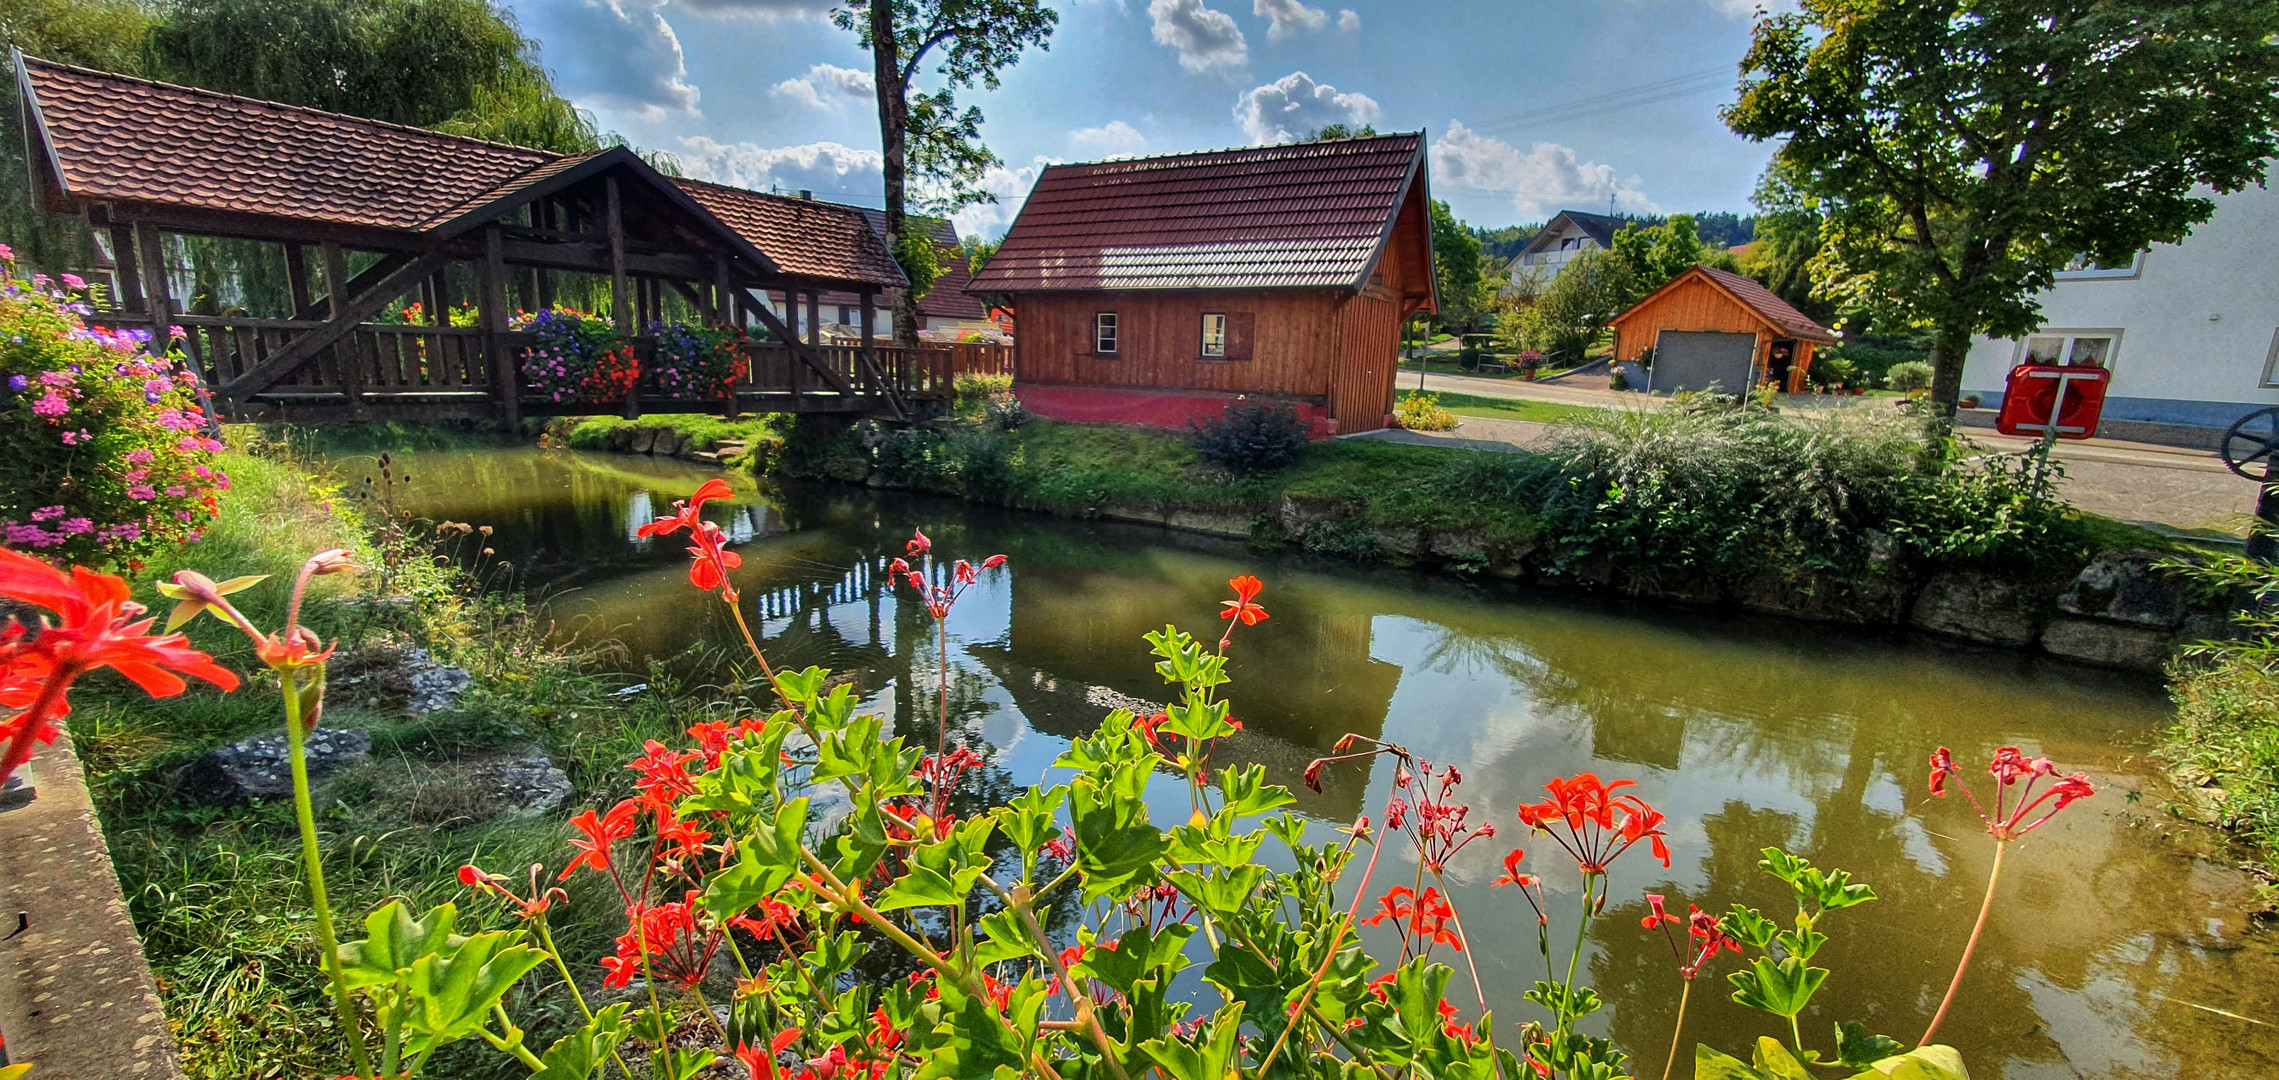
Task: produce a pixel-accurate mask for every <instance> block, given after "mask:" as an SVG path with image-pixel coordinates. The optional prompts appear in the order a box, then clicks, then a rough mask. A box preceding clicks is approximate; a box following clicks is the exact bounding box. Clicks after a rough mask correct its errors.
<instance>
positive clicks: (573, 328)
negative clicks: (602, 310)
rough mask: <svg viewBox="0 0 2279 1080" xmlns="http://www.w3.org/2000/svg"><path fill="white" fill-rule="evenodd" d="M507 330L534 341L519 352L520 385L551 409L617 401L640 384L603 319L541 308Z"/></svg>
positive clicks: (628, 352) (629, 352) (626, 349)
mask: <svg viewBox="0 0 2279 1080" xmlns="http://www.w3.org/2000/svg"><path fill="white" fill-rule="evenodd" d="M513 326H514V329H516V330H523V331H528V332H529V333H531V334H532V335H534V336H536V337H537V338H538V343H537V344H535V345H532V346H531V347H529V348H527V349H524V350H522V382H523V386H524V387H526V388H527V390H526V392H528V393H530V394H532V395H534V396H536V397H540V398H544V399H545V400H547V401H549V402H552V403H554V404H557V405H559V404H564V403H568V402H583V403H586V404H593V403H598V402H604V401H622V400H624V398H625V395H626V394H627V393H629V392H631V391H632V389H633V387H634V385H635V384H636V383H638V382H639V381H640V378H641V367H640V364H639V362H638V361H637V360H636V359H635V358H634V356H633V348H632V346H631V345H629V344H627V343H626V342H625V341H624V339H622V338H620V337H618V336H617V327H616V326H615V325H614V324H613V323H611V322H610V320H609V319H607V318H605V317H603V316H600V315H588V314H586V313H585V312H582V311H573V310H571V309H569V308H547V309H546V310H544V311H539V312H535V313H532V314H529V315H523V316H519V317H517V318H516V319H515V320H514V324H513Z"/></svg>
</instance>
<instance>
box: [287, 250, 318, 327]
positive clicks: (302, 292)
mask: <svg viewBox="0 0 2279 1080" xmlns="http://www.w3.org/2000/svg"><path fill="white" fill-rule="evenodd" d="M285 292H286V295H287V297H288V298H289V299H291V301H292V303H293V311H294V312H295V313H299V312H302V311H307V310H308V309H310V308H312V307H315V306H316V299H315V295H316V294H315V290H313V289H310V288H309V253H308V251H307V250H305V249H304V248H302V247H301V245H299V244H294V243H287V244H286V245H285Z"/></svg>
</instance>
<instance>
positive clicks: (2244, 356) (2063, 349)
mask: <svg viewBox="0 0 2279 1080" xmlns="http://www.w3.org/2000/svg"><path fill="white" fill-rule="evenodd" d="M2213 197H2214V198H2215V200H2216V213H2215V216H2214V217H2213V218H2211V219H2209V221H2208V222H2207V223H2206V224H2204V225H2201V226H2200V227H2199V228H2197V229H2195V230H2193V232H2192V234H2191V235H2190V236H2187V237H2185V239H2184V242H2183V243H2180V244H2156V245H2154V246H2153V248H2152V249H2151V250H2149V251H2146V252H2144V253H2142V254H2140V255H2138V256H2137V258H2136V260H2135V261H2134V262H2132V263H2130V264H2129V265H2127V266H2117V267H2104V266H2081V267H2079V268H2077V269H2074V270H2070V271H2066V272H2064V273H2061V274H2059V275H2058V282H2057V284H2056V285H2054V286H2052V287H2051V288H2050V289H2049V291H2047V292H2045V293H2043V294H2042V296H2041V306H2042V328H2041V329H2040V330H2039V331H2036V332H2035V333H2033V334H2031V335H2028V336H2026V337H2025V338H2022V339H2018V340H2000V339H1995V338H1980V339H1979V340H1978V341H1976V342H1975V343H1973V344H1972V346H1971V351H1970V357H1969V360H1968V361H1967V363H1966V364H1965V365H1964V367H1963V377H1962V387H1963V393H1964V395H1965V396H1968V395H1971V394H1976V395H1978V397H1979V398H1980V401H1981V404H1983V405H1985V406H1986V407H1989V408H1993V407H1996V406H1999V405H2000V403H2001V401H2002V388H2003V385H2004V380H2005V378H2006V376H2007V375H2008V374H2009V371H2010V369H2011V368H2012V367H2013V366H2015V365H2018V364H2022V363H2025V362H2026V361H2027V360H2028V359H2029V358H2031V359H2033V360H2034V361H2035V362H2038V363H2075V364H2102V365H2104V366H2105V367H2107V368H2109V369H2111V370H2112V372H2113V381H2112V385H2111V388H2110V389H2109V390H2108V391H2107V397H2106V401H2105V413H2104V415H2105V419H2108V420H2135V421H2146V422H2151V423H2158V424H2180V425H2187V426H2192V427H2203V428H2222V427H2228V426H2230V425H2231V423H2232V421H2234V420H2237V419H2239V418H2240V417H2241V416H2243V415H2245V414H2247V413H2249V412H2252V411H2254V410H2256V409H2260V408H2262V407H2264V406H2266V405H2279V371H2275V370H2274V362H2275V361H2279V273H2274V272H2273V260H2272V253H2271V246H2270V245H2271V238H2272V237H2273V236H2279V191H2272V190H2267V189H2264V188H2256V187H2251V188H2248V189H2247V190H2245V191H2241V192H2237V193H2235V194H2231V195H2216V196H2213Z"/></svg>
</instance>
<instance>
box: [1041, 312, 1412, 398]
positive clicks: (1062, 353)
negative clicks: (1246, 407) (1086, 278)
mask: <svg viewBox="0 0 2279 1080" xmlns="http://www.w3.org/2000/svg"><path fill="white" fill-rule="evenodd" d="M1342 295H1343V294H1340V293H1335V292H1327V291H1324V292H1310V291H1309V292H1270V291H1247V292H1246V291H1227V292H1206V291H1197V292H1184V291H1182V292H1170V293H1140V292H1106V293H1082V294H1029V295H1024V296H1022V297H1021V298H1020V300H1019V303H1018V305H1017V306H1018V312H1019V314H1018V316H1017V317H1018V319H1019V321H1020V322H1019V325H1020V332H1019V333H1017V334H1015V335H1014V342H1015V345H1014V348H1015V349H1016V350H1017V351H1016V354H1015V355H1016V357H1017V359H1016V364H1017V366H1018V369H1019V379H1020V381H1022V382H1024V383H1062V384H1075V385H1084V386H1110V387H1134V388H1146V387H1154V388H1159V389H1165V390H1215V391H1223V392H1227V393H1264V394H1282V395H1287V396H1291V397H1305V398H1315V399H1322V398H1326V397H1327V396H1328V395H1329V393H1330V376H1329V372H1330V369H1331V367H1332V366H1333V365H1332V363H1331V362H1330V357H1331V354H1332V351H1333V348H1334V343H1333V333H1332V323H1333V321H1334V319H1335V318H1336V316H1337V311H1338V308H1337V301H1338V300H1339V298H1340V297H1341V296H1342ZM1104 311H1113V312H1115V313H1116V327H1117V331H1116V337H1117V344H1116V353H1115V355H1113V356H1096V355H1094V354H1093V352H1092V317H1093V315H1095V314H1097V313H1099V312H1104ZM1205 312H1216V313H1223V314H1226V315H1229V316H1234V315H1238V314H1244V313H1247V314H1250V315H1251V316H1252V317H1253V319H1254V320H1255V322H1254V326H1255V330H1254V333H1253V338H1252V342H1253V345H1252V349H1251V358H1250V359H1248V360H1205V359H1203V357H1202V328H1203V314H1204V313H1205ZM1388 318H1390V317H1388ZM1231 321H1232V320H1231V319H1230V322H1231ZM1392 332H1393V330H1392V327H1391V323H1390V322H1388V323H1387V333H1388V335H1390V334H1391V333H1392Z"/></svg>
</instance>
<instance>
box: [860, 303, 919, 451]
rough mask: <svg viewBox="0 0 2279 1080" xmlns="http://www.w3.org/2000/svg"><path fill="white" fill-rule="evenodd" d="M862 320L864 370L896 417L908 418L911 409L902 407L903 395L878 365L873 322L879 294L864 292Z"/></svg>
mask: <svg viewBox="0 0 2279 1080" xmlns="http://www.w3.org/2000/svg"><path fill="white" fill-rule="evenodd" d="M862 320H863V353H862V355H863V372H864V373H865V374H867V375H869V376H870V381H871V385H873V386H875V387H877V388H878V392H879V393H880V394H882V395H884V396H885V397H886V404H887V407H888V408H891V409H893V410H894V418H895V419H897V420H908V419H910V413H909V410H907V409H904V408H903V407H902V395H901V394H900V393H898V392H897V391H896V389H895V387H894V385H893V384H892V383H889V382H888V381H887V379H886V371H885V369H883V368H880V367H879V366H878V342H877V335H876V334H875V333H874V332H873V330H872V324H874V323H876V322H877V321H878V294H876V293H868V292H866V293H864V294H863V314H862Z"/></svg>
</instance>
